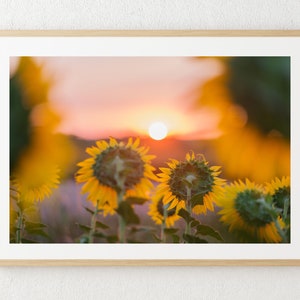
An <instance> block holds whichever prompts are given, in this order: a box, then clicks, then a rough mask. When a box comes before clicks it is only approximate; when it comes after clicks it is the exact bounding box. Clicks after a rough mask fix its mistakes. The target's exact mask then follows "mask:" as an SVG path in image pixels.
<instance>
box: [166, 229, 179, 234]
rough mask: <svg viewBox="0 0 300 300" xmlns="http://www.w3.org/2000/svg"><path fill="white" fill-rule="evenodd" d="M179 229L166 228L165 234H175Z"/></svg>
mask: <svg viewBox="0 0 300 300" xmlns="http://www.w3.org/2000/svg"><path fill="white" fill-rule="evenodd" d="M178 230H179V229H178V228H165V229H164V233H165V234H175V233H176V232H177V231H178Z"/></svg>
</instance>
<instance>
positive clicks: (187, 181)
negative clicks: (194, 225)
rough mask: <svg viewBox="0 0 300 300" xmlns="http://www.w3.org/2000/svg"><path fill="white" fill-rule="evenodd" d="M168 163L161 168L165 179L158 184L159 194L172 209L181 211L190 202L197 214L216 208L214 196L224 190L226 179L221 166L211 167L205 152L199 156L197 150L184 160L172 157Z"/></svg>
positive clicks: (162, 177) (161, 178) (161, 176)
mask: <svg viewBox="0 0 300 300" xmlns="http://www.w3.org/2000/svg"><path fill="white" fill-rule="evenodd" d="M168 166H169V168H160V170H161V171H162V173H160V174H158V176H159V177H160V181H161V183H160V184H159V185H158V187H157V197H160V198H162V201H163V203H164V205H169V207H168V209H173V208H174V207H176V208H177V211H178V210H179V209H178V208H179V207H182V206H183V205H186V206H187V207H188V206H191V208H192V210H193V212H194V213H196V214H201V213H204V214H206V212H207V210H210V211H213V210H214V205H213V203H214V196H215V194H217V193H219V192H220V191H221V186H222V185H223V182H224V181H223V179H220V178H219V177H218V175H219V174H220V167H218V166H212V167H210V166H209V165H208V162H207V161H206V160H205V158H204V156H203V155H197V156H195V154H194V152H191V153H187V154H186V159H185V161H182V162H179V161H177V160H175V159H171V162H169V163H168ZM188 191H189V192H188ZM189 200H190V202H191V203H188V202H189Z"/></svg>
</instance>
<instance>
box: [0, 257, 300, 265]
mask: <svg viewBox="0 0 300 300" xmlns="http://www.w3.org/2000/svg"><path fill="white" fill-rule="evenodd" d="M0 266H24V267H25V266H31V267H34V266H36V267H39V266H48V267H54V266H65V267H72V266H73V267H76V266H77V267H79V266H87V267H91V266H124V267H126V266H127V267H131V266H195V267H199V266H203V267H205V266H300V260H299V259H284V260H281V259H279V260H277V259H259V260H258V259H253V260H251V259H246V260H241V259H237V260H222V259H209V260H198V259H195V260H194V259H188V260H183V259H179V260H173V259H170V260H163V259H162V260H160V259H154V260H153V259H149V260H135V259H133V260H118V259H115V260H96V259H95V260H93V259H91V260H86V259H85V260H82V259H69V260H68V259H62V260H36V259H28V260H21V259H20V260H19V259H13V260H0Z"/></svg>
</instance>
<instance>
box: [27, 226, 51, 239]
mask: <svg viewBox="0 0 300 300" xmlns="http://www.w3.org/2000/svg"><path fill="white" fill-rule="evenodd" d="M26 231H27V233H29V234H33V235H39V236H42V237H45V238H50V237H49V235H48V234H47V233H46V232H45V231H44V230H43V229H39V228H37V229H30V230H29V229H27V230H26Z"/></svg>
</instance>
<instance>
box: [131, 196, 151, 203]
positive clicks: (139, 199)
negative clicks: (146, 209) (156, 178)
mask: <svg viewBox="0 0 300 300" xmlns="http://www.w3.org/2000/svg"><path fill="white" fill-rule="evenodd" d="M147 201H149V199H147V198H142V197H128V198H126V202H127V203H129V204H131V205H132V204H137V205H143V204H144V203H145V202H147Z"/></svg>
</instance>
